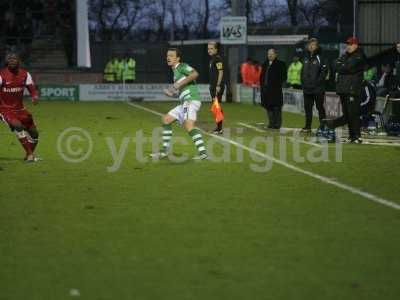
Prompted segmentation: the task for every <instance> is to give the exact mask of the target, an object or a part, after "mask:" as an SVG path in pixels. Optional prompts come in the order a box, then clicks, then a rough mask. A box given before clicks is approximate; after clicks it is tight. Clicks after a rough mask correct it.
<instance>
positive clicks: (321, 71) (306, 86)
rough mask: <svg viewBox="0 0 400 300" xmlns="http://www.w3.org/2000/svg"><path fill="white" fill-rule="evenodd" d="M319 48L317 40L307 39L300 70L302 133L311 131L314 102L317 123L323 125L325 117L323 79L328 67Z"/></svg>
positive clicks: (321, 126)
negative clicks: (303, 119)
mask: <svg viewBox="0 0 400 300" xmlns="http://www.w3.org/2000/svg"><path fill="white" fill-rule="evenodd" d="M320 53H321V49H320V47H319V45H318V40H317V39H315V38H313V39H310V40H309V41H308V45H307V53H306V55H305V57H304V60H303V69H302V70H301V82H302V85H303V94H304V111H305V116H306V124H305V126H304V128H303V129H302V132H303V133H308V132H311V124H312V117H313V106H314V102H315V105H316V106H317V110H318V114H319V123H320V124H319V125H320V128H321V129H322V128H323V127H324V121H323V120H324V119H325V118H326V113H325V107H324V101H325V79H326V76H327V74H328V68H327V65H326V63H325V61H324V59H323V58H322V57H321V54H320Z"/></svg>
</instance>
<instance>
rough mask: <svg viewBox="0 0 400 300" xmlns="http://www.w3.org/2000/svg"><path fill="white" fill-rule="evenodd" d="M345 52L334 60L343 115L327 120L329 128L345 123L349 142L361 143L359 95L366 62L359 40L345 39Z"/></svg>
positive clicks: (337, 90) (337, 91) (353, 38)
mask: <svg viewBox="0 0 400 300" xmlns="http://www.w3.org/2000/svg"><path fill="white" fill-rule="evenodd" d="M346 43H347V47H346V53H345V54H344V55H342V56H341V57H340V58H339V59H338V60H337V61H336V74H337V79H336V93H337V94H338V95H339V96H340V102H341V104H342V111H343V115H342V116H341V117H339V118H337V119H334V120H327V125H328V126H329V127H330V128H336V127H339V126H343V125H345V124H347V125H348V127H349V139H348V142H349V143H356V144H360V143H362V140H361V139H360V137H361V133H360V114H361V105H360V96H361V91H362V82H363V72H364V67H365V64H366V57H365V54H364V51H363V50H362V49H361V48H360V47H359V41H358V39H357V38H355V37H350V38H348V39H347V41H346Z"/></svg>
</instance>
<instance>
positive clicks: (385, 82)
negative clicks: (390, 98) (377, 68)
mask: <svg viewBox="0 0 400 300" xmlns="http://www.w3.org/2000/svg"><path fill="white" fill-rule="evenodd" d="M393 79H394V78H393V72H392V67H391V66H390V65H389V64H387V65H382V75H381V77H380V78H379V80H378V83H377V84H376V87H377V91H376V95H377V96H378V97H385V96H386V95H387V94H388V93H389V91H390V89H391V87H392V85H393V83H394V82H393Z"/></svg>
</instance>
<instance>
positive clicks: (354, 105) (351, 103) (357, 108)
mask: <svg viewBox="0 0 400 300" xmlns="http://www.w3.org/2000/svg"><path fill="white" fill-rule="evenodd" d="M340 102H341V104H342V111H343V115H342V116H341V117H339V118H337V119H335V120H334V121H333V126H334V127H339V126H343V125H346V124H347V125H348V126H349V136H350V138H351V139H356V138H359V137H360V136H361V133H360V115H361V105H360V96H350V95H348V94H345V95H340Z"/></svg>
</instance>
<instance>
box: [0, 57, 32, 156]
mask: <svg viewBox="0 0 400 300" xmlns="http://www.w3.org/2000/svg"><path fill="white" fill-rule="evenodd" d="M25 87H26V88H27V89H28V91H29V93H30V95H31V97H32V103H33V104H34V105H36V104H37V103H38V100H39V96H38V92H37V90H36V87H35V84H34V83H33V80H32V76H31V75H30V74H29V72H28V71H26V70H25V69H22V68H20V59H19V56H18V55H17V54H15V53H11V54H8V55H7V56H6V67H5V68H3V69H1V70H0V119H2V120H3V121H5V122H6V123H7V124H8V126H9V127H10V128H11V130H12V131H13V132H15V134H16V136H17V138H18V140H19V142H20V143H21V145H22V147H23V148H24V149H25V152H26V156H25V160H26V161H27V162H35V161H37V160H38V159H37V158H36V157H35V156H34V154H33V152H34V151H35V148H36V146H37V144H38V141H39V133H38V131H37V129H36V125H35V123H34V121H33V118H32V115H31V114H30V112H29V111H28V110H26V109H25V107H24V104H23V95H24V90H25Z"/></svg>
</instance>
